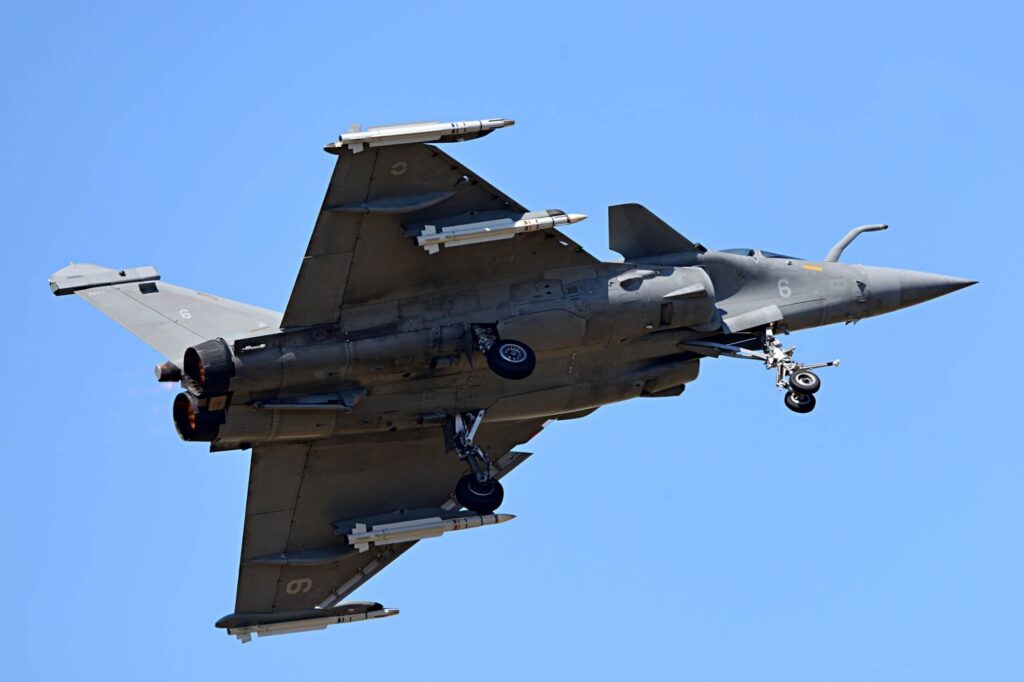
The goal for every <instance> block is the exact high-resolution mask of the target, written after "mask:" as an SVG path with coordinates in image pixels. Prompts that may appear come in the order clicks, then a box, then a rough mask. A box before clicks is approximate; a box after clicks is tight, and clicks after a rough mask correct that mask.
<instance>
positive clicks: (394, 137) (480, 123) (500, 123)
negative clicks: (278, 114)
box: [324, 118, 516, 154]
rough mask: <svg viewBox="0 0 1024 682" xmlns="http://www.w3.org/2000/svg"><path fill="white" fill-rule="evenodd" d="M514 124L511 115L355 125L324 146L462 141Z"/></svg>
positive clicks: (337, 149) (335, 150)
mask: <svg viewBox="0 0 1024 682" xmlns="http://www.w3.org/2000/svg"><path fill="white" fill-rule="evenodd" d="M515 124H516V122H515V120H513V119H510V118H484V119H477V120H475V121H454V122H451V123H441V122H439V121H427V122H424V123H403V124H400V125H389V126H376V127H372V128H367V129H366V130H362V129H361V127H359V126H353V127H352V129H350V130H349V131H348V132H347V133H342V134H341V135H340V136H338V141H337V142H331V143H329V144H327V145H324V151H325V152H328V153H330V154H340V153H342V152H343V151H344V150H345V149H346V148H347V149H348V150H349V151H351V152H352V153H353V154H358V153H359V152H361V151H363V149H365V148H366V147H387V146H391V145H397V144H415V143H417V142H438V143H440V142H462V141H464V140H473V139H476V138H478V137H483V136H484V135H488V134H490V133H492V132H494V131H495V130H498V129H499V128H508V127H511V126H514V125H515Z"/></svg>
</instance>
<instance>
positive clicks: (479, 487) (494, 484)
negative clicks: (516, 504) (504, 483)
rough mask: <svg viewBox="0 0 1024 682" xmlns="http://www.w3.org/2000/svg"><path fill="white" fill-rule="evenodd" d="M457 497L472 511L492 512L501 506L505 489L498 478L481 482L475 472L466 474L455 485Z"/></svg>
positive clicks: (479, 512)
mask: <svg viewBox="0 0 1024 682" xmlns="http://www.w3.org/2000/svg"><path fill="white" fill-rule="evenodd" d="M455 499H457V500H458V501H459V504H461V505H462V506H463V507H465V508H466V509H468V510H470V511H475V512H476V513H477V514H490V513H491V512H493V511H494V510H495V509H497V508H498V507H500V506H501V502H502V500H504V499H505V490H504V489H503V488H502V487H501V483H499V482H498V479H496V478H492V479H489V480H487V481H486V482H484V483H481V482H480V481H478V480H476V476H475V475H474V474H466V475H465V476H463V477H462V478H460V479H459V482H458V483H457V484H456V485H455Z"/></svg>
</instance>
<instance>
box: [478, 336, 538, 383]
mask: <svg viewBox="0 0 1024 682" xmlns="http://www.w3.org/2000/svg"><path fill="white" fill-rule="evenodd" d="M473 336H474V337H475V339H476V345H477V348H479V349H480V350H481V351H482V352H483V354H484V357H486V358H487V366H488V367H490V368H491V371H492V372H494V373H495V374H497V375H498V376H500V377H502V378H503V379H512V380H513V381H517V380H519V379H525V378H526V377H528V376H530V375H531V374H532V373H533V369H534V367H536V366H537V356H536V354H534V352H533V349H532V348H530V347H529V346H527V345H526V344H525V343H523V342H522V341H515V340H513V339H499V338H498V334H497V330H495V329H494V328H493V327H486V326H482V325H476V326H474V327H473Z"/></svg>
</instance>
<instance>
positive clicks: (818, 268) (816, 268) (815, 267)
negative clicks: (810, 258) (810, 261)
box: [804, 265, 825, 272]
mask: <svg viewBox="0 0 1024 682" xmlns="http://www.w3.org/2000/svg"><path fill="white" fill-rule="evenodd" d="M824 269H825V268H823V267H821V266H820V265H805V266H804V270H814V271H815V272H821V271H822V270H824Z"/></svg>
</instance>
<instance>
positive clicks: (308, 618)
mask: <svg viewBox="0 0 1024 682" xmlns="http://www.w3.org/2000/svg"><path fill="white" fill-rule="evenodd" d="M397 615H398V609H388V608H385V607H383V606H381V605H380V604H378V603H377V602H370V601H357V602H348V603H345V604H339V605H337V606H333V607H331V608H323V609H303V610H301V611H278V612H276V613H233V614H231V615H230V616H225V617H224V618H221V619H220V620H219V621H217V627H219V628H226V629H227V631H228V634H229V635H234V636H235V637H237V638H238V639H240V640H241V641H242V643H243V644H244V643H246V642H248V641H250V640H252V636H253V635H258V636H260V637H270V636H272V635H287V634H289V633H292V632H309V631H311V630H323V629H324V628H326V627H327V626H328V625H337V624H338V623H355V622H357V621H361V620H374V619H377V618H387V617H388V616H397Z"/></svg>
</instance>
